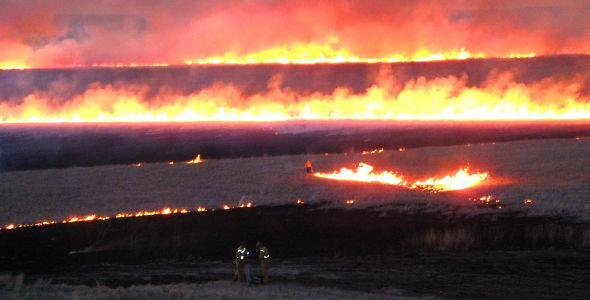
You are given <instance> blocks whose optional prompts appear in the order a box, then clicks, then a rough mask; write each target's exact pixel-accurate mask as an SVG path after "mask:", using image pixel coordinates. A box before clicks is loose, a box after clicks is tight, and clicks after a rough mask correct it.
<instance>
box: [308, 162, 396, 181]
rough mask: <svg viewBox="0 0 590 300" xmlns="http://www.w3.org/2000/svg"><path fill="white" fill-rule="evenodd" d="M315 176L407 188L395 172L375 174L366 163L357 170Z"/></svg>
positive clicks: (341, 170) (343, 170) (371, 167)
mask: <svg viewBox="0 0 590 300" xmlns="http://www.w3.org/2000/svg"><path fill="white" fill-rule="evenodd" d="M314 175H315V176H316V177H320V178H327V179H333V180H346V181H359V182H378V183H383V184H390V185H400V186H405V185H406V184H407V183H406V181H405V180H404V179H403V178H402V177H401V176H399V175H397V174H395V173H393V172H388V171H383V172H381V173H373V166H371V165H368V164H365V163H360V164H359V165H358V167H357V169H356V170H351V169H347V168H342V169H340V171H339V172H333V173H314Z"/></svg>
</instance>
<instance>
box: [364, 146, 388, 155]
mask: <svg viewBox="0 0 590 300" xmlns="http://www.w3.org/2000/svg"><path fill="white" fill-rule="evenodd" d="M383 151H385V150H384V149H383V148H379V149H373V150H366V151H363V152H362V154H363V155H367V154H377V153H383Z"/></svg>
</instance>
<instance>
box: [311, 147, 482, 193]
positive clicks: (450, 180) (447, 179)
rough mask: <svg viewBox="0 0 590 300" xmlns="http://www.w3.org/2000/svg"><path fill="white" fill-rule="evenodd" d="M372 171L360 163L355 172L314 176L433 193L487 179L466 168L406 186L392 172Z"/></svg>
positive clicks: (343, 171) (457, 188)
mask: <svg viewBox="0 0 590 300" xmlns="http://www.w3.org/2000/svg"><path fill="white" fill-rule="evenodd" d="M363 154H364V152H363ZM373 169H374V168H373V166H371V165H368V164H366V163H362V162H361V163H359V165H358V167H357V169H356V171H355V170H351V169H347V168H342V169H340V171H335V172H332V173H315V174H314V175H315V176H316V177H320V178H326V179H332V180H342V181H356V182H369V183H382V184H388V185H395V186H400V187H405V188H409V189H420V190H424V191H429V192H433V193H438V192H445V191H457V190H464V189H467V188H470V187H474V186H477V185H480V184H482V183H483V182H484V181H485V179H486V178H487V177H488V173H487V172H486V173H469V169H468V168H463V169H460V170H459V171H457V173H455V174H453V175H447V176H444V177H442V178H434V177H431V178H428V179H425V180H417V181H416V182H414V183H413V184H408V182H407V181H406V180H404V178H403V176H401V175H398V174H397V173H395V172H393V171H383V172H381V173H374V172H373Z"/></svg>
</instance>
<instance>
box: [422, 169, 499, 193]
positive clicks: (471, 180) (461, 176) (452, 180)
mask: <svg viewBox="0 0 590 300" xmlns="http://www.w3.org/2000/svg"><path fill="white" fill-rule="evenodd" d="M487 177H488V173H473V174H470V173H469V170H468V169H467V168H464V169H461V170H459V171H457V173H456V174H454V175H448V176H445V177H443V178H440V179H436V178H428V179H426V180H422V181H420V180H419V181H416V183H414V184H413V185H412V188H419V189H423V190H428V191H433V192H443V191H456V190H463V189H466V188H470V187H472V186H475V185H477V184H480V183H481V182H483V181H484V180H485V179H486V178H487Z"/></svg>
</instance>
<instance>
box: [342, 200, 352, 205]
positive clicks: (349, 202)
mask: <svg viewBox="0 0 590 300" xmlns="http://www.w3.org/2000/svg"><path fill="white" fill-rule="evenodd" d="M344 203H346V204H347V205H352V204H354V200H353V199H350V200H346V201H344Z"/></svg>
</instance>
